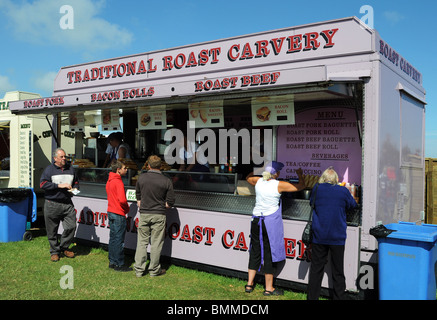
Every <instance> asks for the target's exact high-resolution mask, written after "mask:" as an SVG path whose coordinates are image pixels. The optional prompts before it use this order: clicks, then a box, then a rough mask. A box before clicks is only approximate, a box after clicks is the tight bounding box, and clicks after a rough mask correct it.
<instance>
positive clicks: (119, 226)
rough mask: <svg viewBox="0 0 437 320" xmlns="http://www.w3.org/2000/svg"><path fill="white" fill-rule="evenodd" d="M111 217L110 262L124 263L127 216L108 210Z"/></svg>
mask: <svg viewBox="0 0 437 320" xmlns="http://www.w3.org/2000/svg"><path fill="white" fill-rule="evenodd" d="M108 218H109V244H108V258H109V264H112V265H116V266H120V267H121V266H123V265H124V235H125V234H126V217H125V216H122V215H119V214H116V213H112V212H108Z"/></svg>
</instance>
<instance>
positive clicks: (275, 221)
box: [253, 201, 285, 269]
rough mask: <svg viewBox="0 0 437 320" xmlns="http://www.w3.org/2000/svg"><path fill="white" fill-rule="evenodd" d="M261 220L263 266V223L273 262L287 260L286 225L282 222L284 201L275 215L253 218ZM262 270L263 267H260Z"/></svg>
mask: <svg viewBox="0 0 437 320" xmlns="http://www.w3.org/2000/svg"><path fill="white" fill-rule="evenodd" d="M253 217H256V218H259V221H258V226H259V241H260V245H261V265H263V264H264V242H263V235H262V234H263V232H262V221H264V225H265V226H266V231H267V235H268V237H269V243H270V250H271V252H272V262H278V261H282V260H285V244H284V223H283V222H282V201H279V208H278V210H276V212H275V213H273V214H271V215H268V216H263V215H262V213H261V216H260V217H258V216H253ZM260 269H261V266H260Z"/></svg>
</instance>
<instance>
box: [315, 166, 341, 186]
mask: <svg viewBox="0 0 437 320" xmlns="http://www.w3.org/2000/svg"><path fill="white" fill-rule="evenodd" d="M319 183H330V184H334V185H335V184H338V174H337V172H335V170H334V168H332V167H329V168H328V169H326V170H325V171H323V173H322V175H321V176H320V179H319Z"/></svg>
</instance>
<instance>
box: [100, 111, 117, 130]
mask: <svg viewBox="0 0 437 320" xmlns="http://www.w3.org/2000/svg"><path fill="white" fill-rule="evenodd" d="M102 129H103V130H104V131H108V130H109V131H113V130H120V115H119V113H118V109H104V110H102Z"/></svg>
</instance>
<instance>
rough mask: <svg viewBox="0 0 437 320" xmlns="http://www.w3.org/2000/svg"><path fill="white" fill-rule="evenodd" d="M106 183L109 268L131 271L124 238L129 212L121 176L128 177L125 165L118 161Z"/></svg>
mask: <svg viewBox="0 0 437 320" xmlns="http://www.w3.org/2000/svg"><path fill="white" fill-rule="evenodd" d="M111 168H112V172H110V173H109V178H108V182H107V183H106V194H107V196H108V210H107V211H108V219H109V228H110V231H109V244H108V258H109V268H113V269H114V270H116V271H122V272H125V271H131V270H132V268H129V267H127V266H125V265H124V251H123V250H124V236H125V233H126V216H127V214H128V212H129V205H128V203H127V199H126V193H125V191H124V183H123V181H122V180H121V176H124V175H126V173H127V168H126V166H125V164H124V163H123V162H122V161H120V160H117V161H116V162H115V163H114V164H113V165H112V166H111Z"/></svg>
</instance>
